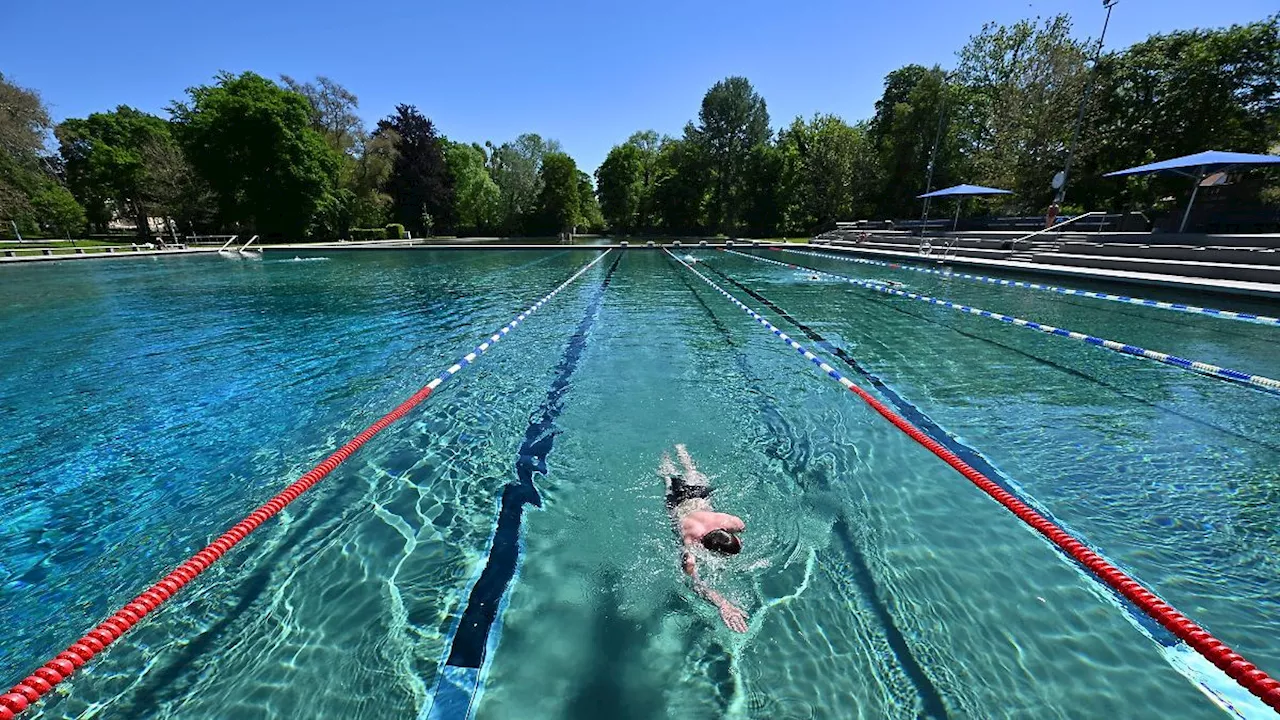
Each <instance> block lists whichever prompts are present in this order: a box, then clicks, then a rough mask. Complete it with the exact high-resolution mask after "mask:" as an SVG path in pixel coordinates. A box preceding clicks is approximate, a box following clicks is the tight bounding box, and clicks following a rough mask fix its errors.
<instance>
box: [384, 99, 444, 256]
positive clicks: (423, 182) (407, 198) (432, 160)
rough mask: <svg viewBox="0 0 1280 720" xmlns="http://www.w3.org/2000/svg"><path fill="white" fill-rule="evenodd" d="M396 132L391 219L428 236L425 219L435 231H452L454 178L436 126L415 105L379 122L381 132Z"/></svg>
mask: <svg viewBox="0 0 1280 720" xmlns="http://www.w3.org/2000/svg"><path fill="white" fill-rule="evenodd" d="M388 131H391V132H394V133H395V137H396V155H395V160H394V162H393V163H392V165H391V175H390V176H389V177H388V178H387V184H386V190H387V194H388V195H390V196H391V216H392V217H393V218H394V219H395V221H396V222H398V223H400V224H402V225H404V226H405V227H407V228H413V229H414V230H416V231H418V233H419V234H426V233H427V231H428V230H427V227H426V225H425V223H424V221H423V217H424V216H425V215H430V216H431V219H432V229H433V230H440V229H442V228H447V227H452V223H453V177H452V176H451V175H450V174H449V168H448V167H447V166H446V164H445V160H444V143H445V141H444V139H443V138H441V137H440V135H439V134H437V133H436V128H435V125H434V124H432V122H431V121H430V120H429V119H427V117H426V116H425V115H423V114H422V113H421V112H419V111H418V109H417V108H416V107H414V106H412V105H397V106H396V111H395V113H394V114H392V115H391V116H389V117H387V118H386V119H384V120H379V121H378V132H380V133H386V132H388Z"/></svg>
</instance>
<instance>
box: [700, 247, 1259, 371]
mask: <svg viewBox="0 0 1280 720" xmlns="http://www.w3.org/2000/svg"><path fill="white" fill-rule="evenodd" d="M725 252H727V253H730V254H732V255H738V256H741V257H745V258H751V259H752V260H758V261H760V262H764V263H770V264H772V265H780V266H782V267H786V268H791V269H793V270H803V271H805V272H812V273H815V274H817V275H825V276H827V277H831V278H835V279H837V280H843V281H845V282H847V283H852V284H853V285H857V286H858V287H862V288H866V289H868V290H875V291H876V292H882V293H885V294H887V295H897V296H898V297H905V298H910V299H912V300H919V301H920V302H926V303H929V304H930V305H940V306H942V307H945V308H950V309H952V310H957V311H959V312H963V313H968V314H970V315H978V316H980V317H985V318H991V319H993V320H999V321H1001V322H1005V323H1009V324H1010V325H1015V326H1017V327H1022V328H1026V329H1028V330H1035V331H1036V332H1041V333H1044V334H1046V335H1057V336H1058V337H1065V338H1070V339H1072V340H1079V341H1081V342H1084V343H1087V344H1089V345H1096V346H1098V347H1101V348H1106V349H1107V350H1111V351H1114V352H1118V353H1120V354H1122V355H1133V356H1135V357H1142V358H1146V359H1148V360H1154V361H1156V362H1158V363H1163V364H1165V365H1169V366H1172V367H1176V368H1180V369H1182V370H1190V371H1191V372H1194V373H1198V374H1200V375H1204V376H1206V377H1212V378H1216V379H1218V380H1226V381H1228V382H1233V383H1238V384H1241V385H1248V386H1250V387H1255V388H1258V389H1260V390H1263V391H1264V392H1268V393H1273V394H1280V380H1275V379H1273V378H1269V377H1266V376H1265V375H1255V374H1253V373H1247V372H1242V371H1240V370H1232V369H1231V368H1225V367H1221V366H1218V365H1212V364H1210V363H1205V362H1199V361H1196V360H1188V359H1186V358H1183V357H1179V356H1177V355H1170V354H1168V353H1162V352H1158V351H1156V350H1148V349H1146V348H1143V347H1138V346H1137V345H1130V344H1128V343H1121V342H1116V341H1115V340H1107V339H1106V338H1100V337H1095V336H1093V335H1086V334H1085V333H1081V332H1075V331H1074V330H1067V329H1066V328H1059V327H1054V326H1052V325H1045V324H1043V323H1038V322H1035V321H1033V320H1024V319H1023V318H1020V317H1014V316H1013V315H1005V314H1003V313H998V312H992V311H990V310H983V309H982V308H977V307H972V306H970V305H962V304H960V303H957V302H952V301H950V300H944V299H942V298H935V297H930V296H928V295H918V294H916V293H913V292H908V291H906V290H899V289H897V288H894V287H890V286H886V285H881V284H879V283H872V282H868V281H866V280H859V279H857V278H851V277H847V276H845V275H838V274H836V273H832V272H827V271H825V270H818V269H815V268H811V267H808V266H805V265H793V264H791V263H786V262H781V261H779V260H771V259H769V258H763V257H760V256H758V255H749V254H747V253H740V252H737V251H736V250H725Z"/></svg>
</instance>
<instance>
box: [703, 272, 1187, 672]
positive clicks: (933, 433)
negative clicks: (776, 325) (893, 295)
mask: <svg viewBox="0 0 1280 720" xmlns="http://www.w3.org/2000/svg"><path fill="white" fill-rule="evenodd" d="M701 264H702V266H703V267H705V268H707V269H708V270H710V271H711V272H713V273H715V274H716V275H719V276H720V277H722V278H724V279H725V280H727V281H728V282H730V283H733V284H734V285H735V286H736V287H738V288H739V289H741V290H742V291H743V292H745V293H748V294H749V295H751V296H752V297H754V298H755V299H756V300H758V301H759V302H760V303H762V304H764V305H767V306H769V309H771V310H773V311H774V312H775V313H777V314H778V315H779V316H780V317H783V318H784V319H786V320H787V322H789V323H791V324H792V325H794V326H795V327H796V328H798V329H799V330H800V331H801V332H802V333H805V335H806V336H808V337H809V338H810V339H811V340H813V341H814V342H822V343H825V344H826V345H827V346H828V347H831V348H832V351H831V352H832V354H833V355H835V356H836V357H838V358H840V360H841V361H843V362H844V363H845V364H846V365H848V366H849V368H850V369H852V370H853V371H854V372H856V373H858V374H859V375H860V376H862V377H864V378H866V379H867V381H868V382H870V383H871V384H872V385H874V386H875V387H876V389H877V390H879V391H880V392H881V394H883V395H884V397H885V398H886V399H887V400H889V402H890V403H892V404H893V405H894V406H895V407H896V408H897V409H898V412H899V414H901V415H902V416H903V417H905V418H907V419H908V420H910V421H911V424H913V425H915V426H916V427H918V428H920V430H921V431H922V432H924V433H925V434H926V435H928V436H929V437H931V438H933V439H934V440H935V441H937V442H938V443H939V444H941V445H942V446H944V447H946V448H947V449H948V450H950V451H951V452H952V453H955V454H956V455H957V456H958V457H960V458H961V459H962V460H964V461H965V462H966V463H967V464H968V465H969V466H970V467H973V468H974V469H976V470H978V471H979V472H981V473H982V474H984V475H986V476H987V477H988V478H990V479H991V480H992V481H993V482H995V483H996V484H997V485H999V486H1000V487H1001V489H1003V490H1005V491H1006V492H1008V493H1010V494H1012V495H1013V496H1014V497H1016V498H1018V499H1019V500H1021V501H1022V502H1024V503H1026V504H1027V505H1029V506H1031V507H1032V508H1035V510H1036V512H1038V513H1040V514H1041V515H1043V516H1044V517H1045V518H1047V519H1048V520H1050V521H1051V522H1053V523H1054V524H1055V525H1058V526H1059V527H1070V526H1069V525H1067V524H1065V523H1063V522H1062V521H1061V520H1059V519H1058V518H1057V517H1056V516H1055V515H1054V514H1053V513H1052V512H1050V511H1049V510H1048V509H1047V508H1045V507H1044V506H1043V505H1041V504H1040V503H1039V502H1038V501H1036V500H1035V499H1034V498H1032V497H1030V496H1029V495H1027V494H1026V493H1025V492H1024V491H1023V490H1022V489H1021V488H1020V487H1019V486H1018V485H1017V484H1016V483H1014V482H1013V481H1012V480H1011V479H1010V478H1009V477H1008V476H1007V475H1005V474H1004V473H1003V472H1001V471H1000V470H999V469H998V468H997V467H996V466H995V465H993V464H991V462H990V461H989V460H987V458H986V457H985V456H984V455H983V454H982V453H981V452H979V451H978V450H977V449H975V448H972V447H970V446H969V445H967V444H965V443H964V442H963V441H961V440H960V439H959V438H957V437H956V436H954V435H952V434H951V433H950V432H949V431H947V430H946V429H945V428H943V427H942V426H941V425H939V424H938V423H937V422H935V421H934V420H933V418H931V417H929V415H927V414H926V413H925V412H924V411H923V410H921V409H920V408H918V407H917V406H916V405H914V404H913V403H911V402H910V401H909V400H907V399H906V398H903V397H902V396H901V395H899V394H898V393H897V392H896V391H894V390H893V389H892V388H891V387H889V385H888V384H887V383H885V382H884V380H882V379H881V378H879V377H878V376H876V375H875V374H874V373H872V372H870V371H868V370H867V369H866V368H863V367H862V366H861V365H860V364H859V363H858V362H857V361H856V360H854V359H853V358H852V357H849V356H848V354H847V353H846V352H845V351H844V350H843V349H842V348H838V347H837V346H833V345H831V343H829V342H827V340H826V339H825V338H822V336H821V335H819V334H818V333H817V332H816V331H814V330H813V329H812V328H807V327H806V326H804V325H803V324H801V323H800V322H799V321H798V320H796V319H795V318H794V317H792V316H791V315H790V314H789V313H787V312H786V310H783V309H782V308H781V307H778V306H777V305H776V304H774V303H772V302H770V301H769V300H767V299H766V298H765V297H764V296H762V295H760V294H759V293H758V292H756V291H754V290H750V289H748V288H747V287H746V286H745V285H742V284H740V283H738V282H736V281H735V280H733V279H732V278H729V277H728V276H726V275H724V274H723V273H720V272H717V271H716V270H715V269H714V268H712V267H711V266H710V265H708V264H707V263H705V262H703V263H701ZM1073 534H1074V533H1073ZM1055 549H1056V550H1058V551H1059V554H1060V555H1062V557H1065V558H1067V559H1068V560H1070V561H1071V563H1072V564H1073V565H1076V566H1077V567H1079V568H1080V569H1081V570H1082V572H1084V574H1085V575H1086V576H1087V577H1089V578H1090V579H1094V580H1095V581H1096V579H1095V578H1094V576H1093V574H1092V573H1091V572H1090V571H1089V570H1088V568H1085V567H1084V566H1083V565H1081V564H1080V563H1079V562H1077V561H1076V560H1075V558H1072V557H1071V556H1070V555H1068V554H1066V553H1065V552H1062V551H1061V548H1057V547H1056V546H1055ZM1095 552H1098V553H1099V554H1102V553H1101V552H1100V551H1098V550H1096V549H1095ZM1096 584H1097V586H1098V587H1100V588H1102V589H1104V590H1106V591H1107V592H1108V594H1109V595H1111V597H1113V598H1114V599H1115V601H1116V602H1117V603H1119V605H1120V606H1121V607H1122V608H1124V610H1125V612H1127V613H1128V614H1129V616H1130V617H1132V618H1133V620H1134V622H1137V623H1138V624H1139V625H1141V626H1142V627H1143V628H1144V629H1145V630H1146V631H1147V632H1148V634H1150V636H1151V637H1152V639H1154V640H1155V641H1156V642H1158V643H1160V644H1161V645H1164V646H1166V647H1174V646H1176V645H1177V644H1178V643H1179V642H1180V641H1179V640H1178V639H1177V638H1176V637H1174V635H1173V634H1172V633H1171V632H1169V631H1168V630H1167V629H1166V628H1165V627H1164V626H1162V625H1161V624H1160V623H1158V622H1156V621H1155V620H1154V619H1152V618H1151V617H1150V616H1149V615H1147V614H1146V613H1145V612H1143V611H1142V610H1140V609H1139V608H1138V607H1137V606H1136V605H1134V604H1133V603H1132V602H1130V601H1129V600H1128V599H1127V598H1125V597H1124V596H1123V595H1121V594H1120V593H1118V592H1116V591H1115V590H1114V589H1113V588H1111V587H1110V586H1109V585H1107V584H1105V583H1101V582H1097V583H1096Z"/></svg>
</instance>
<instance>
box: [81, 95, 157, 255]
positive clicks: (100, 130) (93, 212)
mask: <svg viewBox="0 0 1280 720" xmlns="http://www.w3.org/2000/svg"><path fill="white" fill-rule="evenodd" d="M56 132H57V136H58V142H59V152H60V153H61V155H62V159H63V161H64V162H65V163H66V172H67V182H68V184H69V185H70V186H71V191H72V192H73V193H75V195H76V198H77V199H78V200H79V201H80V203H81V204H83V205H84V206H85V207H86V208H87V209H88V212H89V216H90V218H91V219H92V220H93V221H94V224H95V225H97V226H98V229H99V230H100V231H105V230H106V223H107V222H109V221H110V220H111V218H112V216H113V215H115V214H121V215H126V216H129V217H131V218H132V219H133V220H134V221H135V223H136V225H137V229H138V235H139V236H140V237H144V238H145V237H147V236H148V235H150V225H149V219H150V218H151V217H152V215H153V214H154V213H153V208H154V206H155V205H157V204H158V202H157V198H154V197H151V196H150V195H149V194H148V193H147V189H148V188H149V187H150V185H149V182H150V178H149V168H148V166H147V163H146V155H147V153H150V152H154V151H155V149H156V148H157V147H160V146H173V145H174V140H173V137H172V135H171V134H170V132H169V123H167V122H165V121H164V120H162V119H161V118H158V117H156V116H154V115H149V114H147V113H144V112H141V111H139V110H135V109H133V108H131V107H129V106H127V105H121V106H119V107H117V108H116V109H115V110H114V111H112V112H109V113H93V114H92V115H90V116H89V117H87V118H84V119H70V120H67V121H65V122H63V123H62V124H61V125H59V126H58V128H57V131H56Z"/></svg>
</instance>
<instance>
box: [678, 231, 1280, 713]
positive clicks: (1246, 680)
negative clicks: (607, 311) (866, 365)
mask: <svg viewBox="0 0 1280 720" xmlns="http://www.w3.org/2000/svg"><path fill="white" fill-rule="evenodd" d="M672 257H673V258H675V259H676V260H677V261H678V262H679V263H680V264H681V265H683V266H684V267H685V269H687V270H688V271H689V272H692V273H693V274H694V275H697V276H698V277H699V278H701V279H702V281H703V282H705V283H707V284H708V285H710V286H711V287H712V288H713V289H715V291H716V292H718V293H720V294H721V295H723V296H724V297H725V298H726V299H727V300H729V301H730V302H732V303H733V304H734V305H736V306H738V308H739V309H741V310H743V311H744V312H746V313H747V314H748V315H750V316H751V318H752V319H753V320H755V321H756V322H757V323H759V324H761V325H763V326H764V327H765V329H766V330H768V331H769V332H771V333H773V334H774V335H775V336H777V337H778V339H779V340H782V341H783V342H784V343H786V344H787V346H788V347H790V348H791V349H792V350H795V351H796V352H798V353H800V355H802V356H803V357H804V358H805V359H806V360H808V361H810V362H812V363H813V364H814V365H817V366H818V368H819V369H821V370H822V371H823V372H824V373H826V374H827V375H828V376H829V377H831V378H832V379H834V380H835V381H836V382H838V383H840V384H841V385H843V386H844V388H845V389H847V390H849V391H850V392H852V393H854V394H855V395H857V396H858V397H859V398H861V399H862V401H863V402H865V403H866V404H867V405H870V406H871V408H872V409H873V410H875V411H876V412H877V413H879V414H880V416H881V417H883V418H885V419H886V420H888V421H889V422H891V423H893V425H894V427H896V428H898V429H899V430H901V431H902V432H904V433H906V435H907V436H908V437H910V438H911V439H912V440H914V441H916V442H917V443H919V444H920V445H922V446H923V447H924V448H925V449H927V450H928V451H929V452H931V453H933V454H934V455H936V456H937V457H938V458H939V459H941V460H942V461H943V462H945V463H947V464H948V465H950V466H951V467H952V468H953V469H955V470H956V471H957V472H959V473H960V474H961V475H963V476H964V477H965V479H967V480H969V482H971V483H973V484H974V485H975V486H977V487H978V489H980V490H982V491H983V492H985V493H986V494H987V495H989V496H990V497H991V498H992V499H994V500H995V501H996V502H998V503H1000V504H1001V505H1003V506H1004V507H1005V509H1007V510H1008V511H1009V512H1011V513H1013V514H1014V515H1015V516H1016V517H1017V518H1018V519H1019V520H1021V521H1022V522H1023V523H1025V524H1027V525H1028V526H1030V527H1031V528H1032V529H1033V530H1035V531H1036V532H1038V533H1040V534H1041V535H1043V536H1044V537H1045V538H1047V539H1048V540H1049V541H1050V542H1052V543H1053V544H1054V545H1056V546H1058V547H1059V548H1061V549H1062V551H1063V552H1065V553H1066V554H1067V555H1070V556H1071V557H1072V558H1073V559H1074V560H1075V561H1076V562H1078V563H1080V564H1081V565H1083V566H1084V567H1085V568H1087V569H1088V570H1089V571H1090V572H1091V573H1093V574H1094V575H1095V576H1096V577H1097V578H1098V579H1099V580H1101V581H1102V582H1104V583H1106V584H1107V585H1108V586H1110V587H1111V588H1113V589H1114V590H1115V591H1116V592H1118V593H1120V594H1121V595H1123V596H1124V597H1125V599H1127V600H1128V601H1129V602H1132V603H1133V604H1134V605H1135V606H1137V607H1138V609H1139V610H1141V611H1142V612H1144V613H1146V614H1147V615H1148V616H1149V617H1151V618H1152V619H1153V620H1155V621H1156V622H1158V623H1160V624H1161V625H1162V626H1164V627H1165V628H1166V629H1168V630H1169V632H1171V633H1173V634H1174V635H1175V636H1177V637H1178V639H1180V640H1182V641H1183V642H1185V643H1186V644H1187V645H1188V646H1190V647H1191V648H1192V649H1193V650H1195V651H1196V652H1197V653H1199V654H1200V655H1201V656H1202V657H1204V658H1205V659H1206V660H1208V661H1209V662H1211V663H1213V665H1214V666H1216V667H1217V668H1218V669H1220V670H1222V671H1223V672H1224V673H1226V674H1227V675H1228V676H1229V677H1231V679H1233V680H1235V681H1236V682H1237V683H1239V685H1240V686H1241V687H1243V688H1244V689H1246V690H1248V691H1249V692H1250V693H1252V694H1253V695H1255V696H1257V697H1258V698H1259V699H1260V700H1262V701H1263V702H1264V703H1266V704H1267V705H1268V706H1270V707H1271V708H1272V709H1274V710H1277V711H1280V681H1277V680H1275V679H1274V678H1272V677H1271V676H1269V675H1267V674H1266V673H1265V672H1263V671H1262V670H1260V669H1259V668H1258V667H1257V666H1256V665H1254V664H1253V663H1251V662H1249V661H1248V660H1245V659H1244V657H1242V656H1241V655H1240V654H1239V653H1237V652H1235V651H1234V650H1232V649H1231V648H1230V647H1228V646H1227V645H1226V643H1223V642H1222V641H1221V640H1219V639H1217V638H1215V637H1214V636H1213V635H1210V634H1209V632H1208V631H1207V630H1205V629H1204V628H1202V627H1200V626H1199V625H1197V624H1196V623H1195V622H1194V621H1192V620H1191V619H1190V618H1188V617H1187V616H1186V615H1183V614H1182V613H1180V612H1178V611H1177V610H1176V609H1174V608H1173V606H1171V605H1169V604H1168V603H1166V602H1165V601H1164V600H1161V599H1160V598H1159V597H1158V596H1157V595H1156V594H1155V593H1153V592H1151V591H1150V590H1148V589H1147V588H1145V587H1143V586H1142V585H1141V584H1140V583H1139V582H1138V581H1136V580H1134V579H1133V578H1132V577H1130V576H1129V575H1127V574H1126V573H1125V572H1124V571H1122V570H1120V569H1119V568H1117V567H1115V566H1114V565H1112V564H1111V563H1109V562H1107V560H1105V559H1104V558H1103V557H1102V556H1100V555H1098V554H1097V553H1095V552H1094V551H1092V550H1090V549H1089V548H1088V547H1086V546H1085V544H1084V543H1082V542H1080V541H1079V540H1077V539H1076V538H1074V537H1072V536H1071V535H1070V534H1069V533H1067V532H1066V531H1065V530H1063V529H1062V528H1060V527H1058V526H1057V525H1056V524H1054V523H1053V522H1052V521H1050V520H1049V519H1048V518H1046V517H1044V516H1043V515H1041V514H1040V513H1039V512H1037V511H1036V510H1035V509H1033V508H1032V507H1031V506H1029V505H1027V504H1026V503H1024V502H1022V501H1021V500H1019V499H1018V498H1016V497H1014V495H1013V494H1012V493H1010V492H1009V491H1007V490H1005V489H1004V488H1002V487H1000V486H999V485H998V484H996V482H995V481H993V480H991V479H990V478H988V477H987V476H986V475H983V474H982V473H980V472H978V471H977V470H975V469H974V468H973V467H972V466H970V465H969V464H968V463H966V462H965V461H964V460H961V459H960V458H959V457H957V456H956V454H955V453H953V452H951V451H950V450H948V449H947V448H946V447H944V446H943V445H942V444H940V443H939V442H937V441H936V440H934V439H933V438H931V437H929V436H928V435H926V434H925V433H924V432H923V431H921V430H920V429H919V428H917V427H916V426H915V425H913V424H911V423H910V422H909V421H908V420H907V419H906V418H904V417H902V416H901V415H899V414H898V413H896V412H894V411H893V410H892V409H891V408H889V407H888V406H886V405H885V404H884V403H882V402H880V401H879V400H877V399H876V398H875V397H874V396H872V395H871V393H869V392H867V391H866V390H863V389H862V388H860V387H858V386H857V385H856V384H854V382H853V381H852V380H850V379H849V378H847V377H845V376H844V375H841V374H840V371H838V370H836V369H835V368H833V367H831V365H830V364H828V363H827V362H826V361H825V360H823V359H822V358H821V357H818V356H817V355H814V354H813V353H812V352H810V351H809V350H807V349H805V348H804V347H803V346H802V345H800V343H797V342H796V341H795V340H793V339H791V337H790V336H788V335H787V334H786V333H784V332H782V331H781V330H779V329H778V328H777V327H776V326H774V324H773V323H771V322H769V321H768V320H767V319H765V318H764V317H763V316H762V315H760V313H758V312H756V311H755V310H752V309H751V308H749V307H747V306H746V305H744V304H743V303H742V302H741V301H740V300H738V299H737V298H736V297H734V296H733V295H731V294H730V293H729V292H728V291H726V290H725V289H724V288H722V287H720V286H719V285H717V284H716V283H715V282H714V281H712V280H711V279H710V278H708V277H707V276H706V275H703V274H702V273H700V272H698V271H697V270H695V269H694V268H693V267H692V266H690V265H689V264H688V263H686V262H685V261H683V260H681V259H680V258H678V257H675V255H672Z"/></svg>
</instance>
